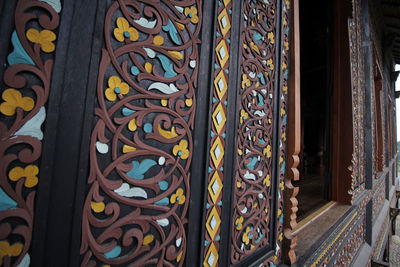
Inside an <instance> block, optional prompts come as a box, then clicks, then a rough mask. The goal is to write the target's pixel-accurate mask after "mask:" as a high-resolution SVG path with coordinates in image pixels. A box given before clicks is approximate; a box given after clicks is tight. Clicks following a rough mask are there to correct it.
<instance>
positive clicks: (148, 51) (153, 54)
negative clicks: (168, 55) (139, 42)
mask: <svg viewBox="0 0 400 267" xmlns="http://www.w3.org/2000/svg"><path fill="white" fill-rule="evenodd" d="M143 49H144V51H146V54H147V56H148V57H149V58H155V57H156V52H154V50H153V49H151V48H147V47H143Z"/></svg>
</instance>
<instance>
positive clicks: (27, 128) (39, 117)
mask: <svg viewBox="0 0 400 267" xmlns="http://www.w3.org/2000/svg"><path fill="white" fill-rule="evenodd" d="M45 119H46V109H45V108H44V107H41V108H40V110H39V112H38V113H37V114H36V115H35V116H33V117H32V118H31V119H30V120H29V121H27V122H26V123H25V124H24V125H23V126H22V127H21V128H20V129H19V130H18V131H17V132H16V133H15V134H14V135H28V136H32V137H35V138H37V139H39V140H42V139H43V132H42V129H40V127H41V126H42V123H43V122H44V120H45Z"/></svg>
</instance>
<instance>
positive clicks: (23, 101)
mask: <svg viewBox="0 0 400 267" xmlns="http://www.w3.org/2000/svg"><path fill="white" fill-rule="evenodd" d="M2 98H3V100H4V101H5V102H3V103H1V104H0V112H1V113H3V114H4V115H6V116H12V115H14V114H15V110H16V109H17V108H22V109H23V110H25V111H31V110H32V109H33V107H34V106H35V102H34V101H33V99H32V98H30V97H27V96H26V97H22V95H21V93H20V92H19V91H18V90H15V89H14V88H8V89H6V90H5V91H4V92H3V94H2Z"/></svg>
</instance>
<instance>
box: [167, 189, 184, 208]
mask: <svg viewBox="0 0 400 267" xmlns="http://www.w3.org/2000/svg"><path fill="white" fill-rule="evenodd" d="M170 201H171V203H172V204H174V203H175V202H176V201H178V204H179V205H182V204H183V203H185V201H186V197H185V195H184V194H183V189H182V188H178V189H177V190H176V193H175V194H172V196H171V200H170Z"/></svg>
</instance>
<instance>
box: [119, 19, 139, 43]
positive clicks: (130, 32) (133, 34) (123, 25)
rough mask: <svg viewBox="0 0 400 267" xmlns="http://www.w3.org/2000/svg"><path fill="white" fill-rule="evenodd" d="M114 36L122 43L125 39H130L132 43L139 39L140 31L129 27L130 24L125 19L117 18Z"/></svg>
mask: <svg viewBox="0 0 400 267" xmlns="http://www.w3.org/2000/svg"><path fill="white" fill-rule="evenodd" d="M114 36H115V39H117V40H118V41H120V42H123V41H124V40H125V38H128V39H129V40H131V41H136V40H137V39H138V38H139V33H138V31H137V30H136V29H135V28H133V27H130V26H129V22H128V21H127V20H126V19H125V18H123V17H118V18H117V28H115V29H114Z"/></svg>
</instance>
